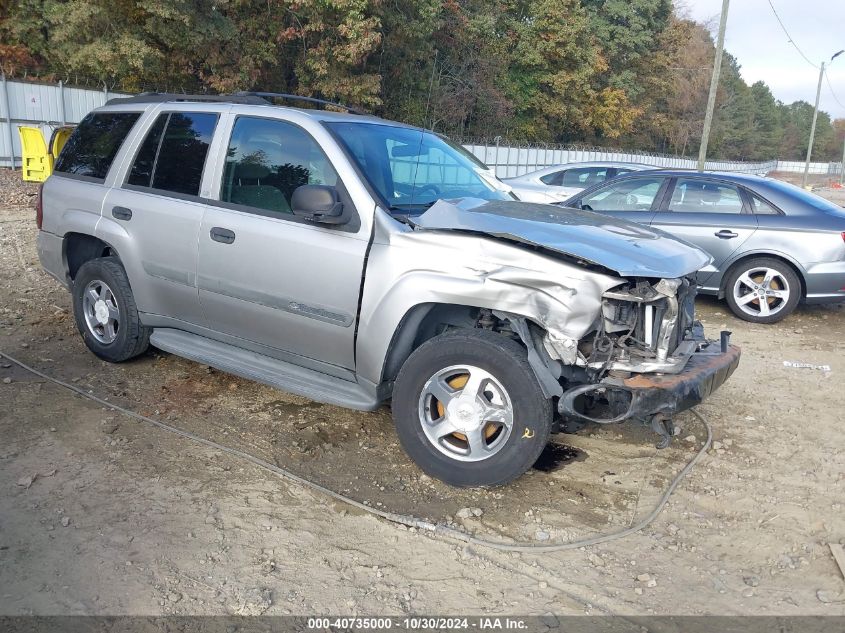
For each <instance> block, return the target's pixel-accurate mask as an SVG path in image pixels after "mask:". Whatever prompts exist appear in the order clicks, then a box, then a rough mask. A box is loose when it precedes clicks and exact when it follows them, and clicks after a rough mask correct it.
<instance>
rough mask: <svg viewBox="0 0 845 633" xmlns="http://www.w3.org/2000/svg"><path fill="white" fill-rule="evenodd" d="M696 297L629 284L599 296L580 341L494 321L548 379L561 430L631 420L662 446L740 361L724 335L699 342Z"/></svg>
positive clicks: (678, 284) (663, 283) (680, 286)
mask: <svg viewBox="0 0 845 633" xmlns="http://www.w3.org/2000/svg"><path fill="white" fill-rule="evenodd" d="M695 295H696V286H695V282H694V280H693V279H692V278H680V279H659V280H650V279H633V280H629V281H627V282H626V283H625V284H622V285H619V286H616V287H614V288H611V289H610V290H607V291H606V292H605V293H604V294H603V295H602V306H601V313H600V315H598V316H597V318H596V320H595V323H594V324H593V328H592V329H591V330H590V331H589V332H588V333H587V334H586V335H585V336H584V337H583V338H581V340H578V341H575V340H573V339H569V338H566V337H565V336H560V335H556V334H555V333H554V332H550V331H544V330H540V329H539V328H537V327H536V326H535V325H534V324H532V323H529V322H527V321H526V320H525V319H522V318H520V317H516V316H515V315H508V314H503V313H493V315H494V316H495V317H499V318H505V319H507V321H509V322H510V326H511V329H513V330H514V331H515V332H516V333H517V334H518V335H519V337H520V338H521V339H522V340H523V342H525V343H526V344H527V345H528V346H529V362H530V363H531V364H532V366H533V367H534V368H535V371H537V372H538V375H539V374H540V373H543V372H547V373H548V374H549V375H550V376H551V377H553V378H554V381H555V385H554V386H555V387H558V390H555V389H554V388H553V387H552V386H551V385H550V384H549V382H548V381H547V382H546V386H547V387H548V388H549V391H550V392H551V394H550V395H552V396H558V398H559V399H558V412H559V413H560V415H561V421H562V423H563V425H564V428H568V429H574V428H578V427H579V426H583V424H584V423H586V422H593V423H599V424H613V423H618V422H623V421H625V420H627V419H632V418H633V419H638V420H640V421H641V422H643V423H645V424H649V425H651V427H652V428H653V429H654V430H655V431H656V432H657V433H658V434H660V435H661V436H662V440H661V442H660V445H661V446H665V445H668V443H669V439H670V438H671V436H672V435H673V425H672V416H673V415H674V414H675V413H677V412H679V411H681V410H683V409H686V408H689V407H691V406H693V405H695V404H697V403H698V402H700V401H701V400H703V399H704V398H705V397H707V396H708V395H709V394H710V392H711V391H712V390H713V389H715V387H716V386H718V385H719V384H721V383H722V382H724V380H725V379H726V378H727V376H728V375H730V373H732V372H733V370H734V369H735V367H736V365H737V364H738V360H739V349H738V348H736V347H732V346H730V345H729V336H730V333H729V332H723V333H722V337H721V340H720V341H718V342H717V341H708V340H707V339H706V338H705V337H704V328H703V327H702V325H701V323H700V322H698V321H696V320H695ZM484 326H485V325H484V324H481V327H484ZM726 354H727V355H728V358H727V360H728V361H729V362H728V363H726V362H725V360H726V357H725V355H726ZM717 361H718V362H717ZM555 391H556V393H555Z"/></svg>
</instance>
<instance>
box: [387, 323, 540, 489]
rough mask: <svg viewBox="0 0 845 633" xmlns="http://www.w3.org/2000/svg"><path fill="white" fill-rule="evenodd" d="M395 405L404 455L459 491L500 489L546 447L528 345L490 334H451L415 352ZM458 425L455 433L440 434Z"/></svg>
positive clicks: (397, 385)
mask: <svg viewBox="0 0 845 633" xmlns="http://www.w3.org/2000/svg"><path fill="white" fill-rule="evenodd" d="M478 385H480V388H478V389H476V388H475V387H476V386H478ZM467 389H471V390H473V393H465V391H466V390H467ZM434 392H436V393H438V394H440V393H443V396H441V397H442V400H443V401H444V402H446V403H447V405H448V406H443V403H442V402H441V401H440V400H438V399H437V398H436V397H435V396H434V395H433V393H434ZM473 394H478V395H473ZM392 407H393V421H394V424H395V425H396V431H397V434H398V436H399V441H400V443H401V444H402V447H403V448H404V449H405V452H406V453H407V454H408V455H409V456H410V457H411V459H413V460H414V462H416V464H417V465H418V466H419V467H420V468H421V469H422V470H423V471H424V472H426V473H427V474H428V475H430V476H432V477H435V478H436V479H439V480H440V481H443V482H445V483H447V484H450V485H452V486H458V487H471V486H498V485H502V484H506V483H508V482H510V481H513V480H514V479H516V478H517V477H519V476H520V475H522V474H523V473H524V472H525V471H526V470H528V469H529V468H531V466H533V465H534V463H535V462H536V461H537V458H538V457H539V456H540V453H541V452H542V450H543V448H544V447H545V446H546V444H547V442H548V440H549V434H550V432H551V428H552V419H553V409H552V402H551V400H550V399H547V398H546V397H545V396H544V395H543V391H542V389H541V388H540V385H539V383H538V382H537V379H536V377H535V375H534V372H533V371H532V369H531V367H530V366H529V365H528V355H527V353H526V350H525V348H524V347H522V346H521V345H519V344H518V343H516V342H514V341H513V340H511V339H509V338H506V337H505V336H503V335H501V334H496V333H494V332H490V331H487V330H455V331H452V332H447V333H445V334H441V335H439V336H436V337H434V338H432V339H430V340H428V341H426V342H425V343H423V344H422V345H421V346H420V347H418V348H417V349H416V350H414V352H413V353H412V354H411V355H410V356H409V357H408V359H407V360H406V361H405V364H404V365H403V366H402V369H401V370H400V372H399V376H398V377H397V379H396V383H395V386H394V389H393V402H392ZM508 412H509V413H508ZM508 418H509V425H508ZM491 420H492V421H491ZM441 422H442V423H445V424H448V425H449V426H443V427H441V426H440V423H441ZM456 424H459V425H460V428H458V430H457V431H456V432H453V433H447V434H445V435H443V434H442V433H441V431H443V430H444V429H447V430H448V429H449V428H453V427H454V426H455V425H456ZM472 429H475V431H473V430H472ZM441 435H442V437H440V436H441ZM438 438H439V439H438ZM462 438H463V439H462ZM470 438H472V439H474V440H475V444H472V445H471V444H470ZM473 447H474V448H473Z"/></svg>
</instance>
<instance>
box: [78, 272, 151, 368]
mask: <svg viewBox="0 0 845 633" xmlns="http://www.w3.org/2000/svg"><path fill="white" fill-rule="evenodd" d="M72 298H73V315H74V318H75V319H76V327H77V329H78V330H79V333H80V334H82V340H83V341H85V345H87V346H88V349H90V350H91V351H92V352H93V353H94V354H95V355H96V356H98V357H99V358H102V359H103V360H105V361H109V362H110V363H120V362H122V361H125V360H129V359H130V358H134V357H135V356H138V355H139V354H142V353H144V352H145V351H146V349H147V348H148V347H149V345H150V330H149V328H146V327H144V326H143V325H141V319H140V317H139V315H138V307H137V306H136V305H135V298H134V297H133V296H132V289H131V288H130V287H129V278H128V277H127V276H126V271H125V270H123V266H122V265H121V263H120V260H119V259H117V258H116V257H102V258H99V259H92V260H89V261H87V262H85V263H84V264H82V266H81V267H80V268H79V271H78V272H77V273H76V278H75V279H74V280H73V291H72ZM95 298H96V299H97V300H96V301H95ZM104 320H105V321H106V323H103V321H104Z"/></svg>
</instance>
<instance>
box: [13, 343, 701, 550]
mask: <svg viewBox="0 0 845 633" xmlns="http://www.w3.org/2000/svg"><path fill="white" fill-rule="evenodd" d="M0 357H2V358H5V359H6V360H8V361H10V362H12V363H14V364H15V365H17V366H18V367H20V368H21V369H24V370H26V371H28V372H30V373H31V374H34V375H36V376H38V377H39V378H43V379H44V380H46V381H48V382H52V383H54V384H56V385H58V386H60V387H64V388H65V389H67V390H68V391H72V392H73V393H75V394H77V395H79V396H82V397H83V398H87V399H88V400H91V401H93V402H96V403H97V404H100V405H102V406H104V407H107V408H109V409H111V410H113V411H117V412H118V413H121V414H123V415H125V416H128V417H130V418H134V419H135V420H139V421H141V422H146V423H147V424H151V425H152V426H155V427H157V428H159V429H162V430H163V431H167V432H169V433H173V434H174V435H178V436H180V437H183V438H185V439H188V440H191V441H193V442H196V443H198V444H202V445H204V446H208V447H209V448H213V449H215V450H218V451H221V452H223V453H226V454H228V455H232V456H233V457H236V458H238V459H241V460H244V461H246V462H249V463H251V464H254V465H255V466H258V467H259V468H263V469H264V470H268V471H270V472H272V473H274V474H276V475H279V476H280V477H283V478H284V479H287V480H288V481H292V482H294V483H297V484H299V485H301V486H304V487H305V488H309V489H311V490H314V491H316V492H319V493H321V494H323V495H325V496H327V497H330V498H331V499H334V500H336V501H340V502H341V503H345V504H347V505H350V506H352V507H354V508H358V509H359V510H363V511H364V512H367V513H369V514H372V515H375V516H377V517H381V518H382V519H385V520H387V521H390V522H391V523H397V524H400V525H404V526H406V527H409V528H417V529H419V530H424V531H426V532H431V533H433V534H435V535H439V536H444V537H447V538H451V539H454V540H457V541H461V542H464V543H468V544H470V545H477V546H479V547H487V548H490V549H494V550H500V551H505V552H534V553H536V552H562V551H567V550H573V549H579V548H581V547H587V546H589V545H598V544H600V543H607V542H608V541H613V540H616V539H620V538H624V537H626V536H629V535H631V534H634V533H636V532H639V531H640V530H642V529H644V528H645V527H647V526H648V525H650V524H651V523H652V522H653V521H654V520H655V519H656V518H657V516H658V515H659V514H660V512H661V511H662V510H663V508H665V507H666V503H667V502H668V501H669V497H670V496H671V495H672V493H673V492H674V491H675V488H677V487H678V484H679V483H681V480H682V479H683V478H684V477H685V476H686V475H687V474H688V473H689V472H690V470H692V468H693V466H695V464H696V463H697V462H698V461H699V460H700V459H701V458H702V456H703V455H704V453H705V452H706V451H707V449H708V448H710V444H711V442H712V440H713V431H712V429H711V427H710V424H709V423H708V422H707V419H706V418H705V417H704V416H703V415H701V414H700V413H699V412H698V411H696V410H694V409H691V412H692V414H693V415H695V416H696V417H697V418H698V420H699V421H700V422H701V423H702V424H703V425H704V427H705V428H706V429H707V439H706V440H705V442H704V444H703V445H702V447H701V448H700V449H699V451H698V452H697V453H696V454H695V455H694V456H693V458H692V459H691V460H690V461H689V462H688V463H687V465H686V466H684V468H683V469H682V470H681V471H680V472H679V473H678V474H677V475H675V478H674V479H673V480H672V482H671V483H670V484H669V486H668V487H667V488H666V491H665V492H664V493H663V496H661V497H660V500H659V501H658V502H657V505H655V507H654V509H653V510H652V511H651V512H650V513H649V514H648V515H647V516H646V517H645V518H643V519H642V520H641V521H639V522H637V523H636V524H634V525H632V526H630V527H627V528H625V529H622V530H618V531H616V532H609V533H607V534H600V535H598V536H592V537H589V538H582V539H576V540H574V541H567V542H565V543H542V544H541V543H524V542H523V543H520V542H518V541H511V542H507V541H494V540H490V539H486V538H480V537H477V536H473V535H472V534H469V533H467V532H464V531H463V530H459V529H456V528H453V527H450V526H448V525H445V524H443V523H432V522H431V521H426V520H424V519H419V518H417V517H415V516H411V515H405V514H398V513H395V512H388V511H386V510H379V509H377V508H373V507H371V506H368V505H365V504H363V503H361V502H360V501H356V500H355V499H352V498H350V497H347V496H346V495H342V494H340V493H339V492H335V491H334V490H331V489H330V488H326V487H325V486H321V485H320V484H317V483H314V482H313V481H310V480H308V479H305V478H304V477H300V476H299V475H296V474H294V473H292V472H290V471H289V470H286V469H284V468H281V467H279V466H276V465H275V464H272V463H270V462H268V461H266V460H263V459H261V458H260V457H256V456H254V455H250V454H249V453H246V452H244V451H241V450H238V449H236V448H231V447H229V446H223V445H222V444H218V443H217V442H214V441H212V440H209V439H206V438H204V437H200V436H199V435H195V434H194V433H190V432H189V431H185V430H183V429H180V428H177V427H175V426H171V425H170V424H165V423H164V422H160V421H159V420H154V419H153V418H150V417H147V416H145V415H141V414H140V413H137V412H135V411H132V410H130V409H126V408H124V407H121V406H119V405H116V404H114V403H112V402H109V401H108V400H104V399H103V398H100V397H98V396H95V395H94V394H91V393H88V392H87V391H85V390H84V389H81V388H80V387H77V386H76V385H73V384H71V383H68V382H64V381H63V380H59V379H58V378H54V377H52V376H49V375H48V374H45V373H44V372H42V371H39V370H38V369H35V368H33V367H30V366H29V365H27V364H25V363H23V362H22V361H19V360H18V359H17V358H14V357H12V356H9V355H8V354H6V353H4V352H2V351H0Z"/></svg>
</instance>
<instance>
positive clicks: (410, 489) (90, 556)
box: [0, 208, 845, 615]
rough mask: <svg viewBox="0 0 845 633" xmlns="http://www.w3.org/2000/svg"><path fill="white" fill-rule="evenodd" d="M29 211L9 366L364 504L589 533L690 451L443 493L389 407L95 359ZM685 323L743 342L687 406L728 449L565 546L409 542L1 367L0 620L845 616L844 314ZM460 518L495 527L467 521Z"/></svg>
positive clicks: (576, 451)
mask: <svg viewBox="0 0 845 633" xmlns="http://www.w3.org/2000/svg"><path fill="white" fill-rule="evenodd" d="M32 215H33V213H32V211H31V210H30V209H21V208H18V209H4V210H0V351H4V352H6V353H9V354H12V355H14V356H16V357H18V358H20V359H21V360H23V361H25V362H27V363H29V364H31V365H34V366H36V367H38V368H41V369H43V370H44V371H46V372H48V373H49V374H51V375H54V376H56V377H59V378H62V379H64V380H67V381H72V382H73V383H74V384H76V385H78V386H80V387H83V388H85V389H86V390H90V391H91V392H93V393H95V394H98V395H101V396H104V397H108V398H109V399H110V400H112V401H114V402H117V403H120V404H123V405H125V406H128V407H130V408H132V409H134V410H137V411H140V412H142V413H145V414H147V415H150V416H153V417H155V418H158V419H161V420H165V421H169V423H170V424H173V425H176V426H179V427H180V428H184V429H187V430H190V431H192V432H194V433H196V434H199V435H201V436H203V437H206V438H210V439H213V440H215V441H217V442H219V443H221V444H224V445H226V446H231V447H236V448H239V449H241V450H244V451H247V452H249V453H252V454H254V455H257V456H260V457H262V458H265V459H267V460H269V461H271V462H275V463H277V464H279V465H281V466H284V467H286V468H290V469H291V470H293V471H295V472H297V473H300V474H302V475H304V476H307V477H309V478H311V479H314V480H316V481H317V482H319V483H322V484H324V485H326V486H329V487H331V488H334V489H336V490H340V491H344V492H345V493H347V494H349V495H350V496H352V497H354V498H356V499H359V500H361V501H365V502H367V503H369V504H371V505H373V506H375V507H379V508H385V509H390V510H394V511H397V512H403V513H414V514H416V515H419V516H422V517H427V518H430V519H434V520H440V521H450V520H451V521H454V523H455V525H456V526H459V527H461V528H463V529H466V530H467V531H471V532H474V533H478V534H481V535H486V536H491V537H492V536H500V537H508V538H514V539H519V540H523V541H528V542H536V543H548V542H553V541H558V540H569V539H572V538H575V537H578V536H588V535H592V534H596V533H599V532H604V531H609V530H614V529H619V528H620V527H623V526H627V525H630V524H631V523H632V522H634V521H635V519H636V518H638V517H641V516H643V515H644V514H646V513H647V512H648V511H649V510H650V509H651V507H652V506H653V505H654V503H655V502H656V500H657V499H658V498H659V496H660V494H661V493H662V491H663V489H664V488H665V486H666V484H667V483H668V481H669V480H670V479H671V477H672V476H673V475H674V474H675V473H676V472H677V471H678V470H679V469H680V468H681V467H682V466H683V464H684V463H685V462H686V461H687V460H688V459H689V458H690V457H691V456H692V455H693V453H694V451H695V450H696V449H697V448H698V447H699V446H700V444H701V442H702V440H703V437H704V434H703V429H702V427H701V426H700V425H699V424H698V423H697V422H696V421H695V420H694V418H693V417H692V416H690V415H686V416H683V417H682V418H681V419H680V422H681V423H682V424H683V426H684V429H683V433H682V434H681V436H680V437H679V438H678V439H677V440H676V441H675V442H674V443H673V445H672V446H671V447H670V448H669V449H667V450H663V451H658V450H656V449H655V447H654V442H655V439H656V438H655V436H654V435H652V434H650V433H648V432H646V430H644V429H642V428H638V427H634V426H616V427H612V428H589V429H585V430H584V431H582V432H580V433H578V434H577V435H559V436H555V438H554V441H555V443H556V450H555V451H551V452H550V453H549V455H547V456H546V457H547V459H546V463H545V464H544V465H543V467H544V469H545V470H540V469H537V470H534V471H532V472H531V473H530V474H529V475H527V476H525V477H523V478H522V479H520V480H519V481H518V482H517V483H515V484H513V485H511V486H508V487H506V488H500V489H493V490H477V491H459V490H453V489H450V488H448V487H447V486H445V485H442V484H440V483H438V482H436V481H432V480H430V479H429V478H427V477H425V476H422V475H421V474H420V472H419V471H418V470H417V469H416V468H415V467H414V466H413V464H411V463H410V462H409V460H408V459H407V458H406V457H405V456H404V454H403V453H402V451H401V450H400V448H399V446H398V443H397V440H396V437H395V435H394V432H393V430H392V425H391V420H390V414H389V411H388V410H387V409H383V410H381V411H377V412H375V413H371V414H364V413H357V412H350V411H346V410H343V409H338V408H335V407H331V406H326V405H320V404H316V403H313V402H310V401H307V400H305V399H302V398H298V397H295V396H291V395H288V394H285V393H282V392H279V391H275V390H273V389H270V388H267V387H264V386H260V385H257V384H254V383H251V382H248V381H244V380H240V379H237V378H233V377H231V376H228V375H226V374H223V373H221V372H218V371H216V370H212V369H210V368H207V367H204V366H201V365H198V364H196V363H192V362H190V361H186V360H182V359H180V358H177V357H174V356H170V355H168V354H164V353H160V352H157V351H155V350H151V351H150V352H149V353H148V354H146V355H145V356H144V357H142V358H140V359H138V360H135V361H132V362H129V363H126V364H123V365H108V364H105V363H102V362H100V361H99V360H97V359H96V358H95V357H94V356H92V355H91V354H90V353H88V352H87V350H86V349H85V348H84V346H83V344H82V342H81V340H80V338H79V336H78V334H77V333H76V331H75V328H74V325H73V320H72V317H71V315H70V313H69V308H70V302H69V297H68V295H67V294H66V293H65V291H64V290H62V289H61V288H60V287H59V286H58V285H57V284H56V283H55V282H53V281H52V280H51V279H50V278H48V277H47V276H46V274H44V273H43V272H41V270H40V269H39V267H38V264H37V257H36V254H35V248H34V239H35V226H34V222H33V220H32ZM699 309H700V315H701V317H702V318H703V320H704V322H705V326H706V327H707V328H708V330H709V331H710V332H711V333H712V334H715V333H716V332H718V330H719V329H722V328H726V329H730V330H732V331H733V332H734V341H735V342H737V343H738V344H740V345H741V346H742V347H743V349H744V356H743V361H742V364H741V366H740V368H739V370H738V371H737V373H736V374H735V375H734V377H733V378H732V379H731V380H730V382H729V383H728V384H726V385H725V386H724V387H723V388H722V389H721V390H720V391H719V392H718V393H717V394H716V395H715V396H714V397H713V398H712V399H711V400H710V401H708V402H707V403H706V404H705V405H704V406H702V407H701V408H700V410H701V412H702V413H704V414H705V415H706V416H707V417H708V418H709V419H710V420H711V422H712V424H713V428H714V433H715V439H716V442H717V443H716V444H714V448H713V449H712V450H711V451H710V452H709V453H708V454H707V455H706V456H705V458H704V460H703V461H702V462H701V463H700V464H699V465H698V466H697V467H696V469H695V470H694V471H693V473H692V474H691V476H690V477H688V478H687V479H686V480H685V481H684V482H683V483H682V485H681V486H680V487H679V489H678V490H677V492H676V494H675V495H674V496H673V498H672V500H671V502H670V504H669V505H668V507H667V508H666V510H665V511H664V513H663V514H662V515H661V516H660V517H659V518H658V520H657V521H656V522H655V523H654V524H653V525H652V526H651V527H649V528H647V529H646V530H644V531H643V532H641V533H638V534H636V535H634V536H631V537H628V538H625V539H623V540H619V541H615V542H613V543H609V544H605V545H602V546H595V547H590V548H585V549H583V550H577V551H574V552H568V553H556V554H536V555H534V554H531V555H527V554H504V553H498V552H495V551H490V550H486V549H482V548H475V547H466V546H464V545H460V544H456V543H455V542H453V541H449V540H444V539H439V538H433V537H431V536H429V535H427V534H424V533H419V532H416V531H414V530H407V529H400V528H397V527H396V526H394V525H392V524H389V523H386V522H384V521H381V520H378V519H375V518H372V517H370V516H369V515H366V514H364V513H362V512H358V511H351V510H349V508H347V507H344V506H343V505H340V504H338V503H335V502H330V501H328V500H327V499H326V498H324V497H322V496H320V495H318V494H316V493H312V492H309V491H308V490H306V489H303V488H302V487H300V486H298V485H293V484H290V483H287V482H286V481H284V480H282V479H280V478H278V477H277V476H274V475H273V474H271V473H269V472H267V471H265V470H262V469H259V468H257V467H255V466H253V465H251V464H248V463H243V462H240V461H238V460H237V459H235V458H233V457H230V456H228V455H226V454H224V453H220V452H218V451H214V450H211V449H209V448H207V447H204V446H201V445H198V444H195V443H192V442H190V441H188V440H185V439H181V438H178V437H175V436H173V435H172V434H169V433H167V432H165V431H161V430H159V429H156V428H153V427H150V426H148V425H146V424H144V423H141V422H137V421H134V420H132V419H129V418H126V417H125V416H121V415H120V414H116V413H114V412H112V411H109V410H106V409H103V408H102V407H100V406H98V405H96V404H95V403H92V402H90V401H88V400H85V399H82V398H80V397H78V396H75V395H73V394H71V393H69V392H68V391H66V390H62V389H61V388H59V387H56V386H55V385H53V384H51V383H47V382H44V381H42V380H41V379H39V378H36V377H34V376H33V375H31V374H28V373H26V372H24V371H22V370H20V369H19V368H18V367H16V366H8V364H6V363H3V364H2V367H0V614H6V615H9V614H32V613H35V614H258V613H265V614H288V613H295V614H320V613H335V614H337V613H342V614H352V613H359V614H362V613H369V614H373V613H390V614H401V613H427V614H432V613H434V614H436V613H465V614H482V613H483V614H493V615H495V614H508V613H514V614H546V613H556V614H579V613H580V614H583V613H592V614H604V613H614V614H643V615H647V614H653V613H657V614H723V615H725V614H768V615H774V614H784V615H798V614H831V615H833V614H836V615H845V582H843V577H842V575H841V573H840V571H839V570H838V568H837V567H836V564H835V562H834V560H833V558H832V557H831V555H830V552H829V549H828V543H845V512H843V505H842V504H843V499H845V494H843V493H845V485H844V484H845V481H843V477H845V476H843V472H845V451H843V448H845V433H843V427H842V411H843V410H845V390H843V376H845V355H843V349H845V344H844V343H843V341H845V338H844V337H843V333H845V310H843V308H842V307H841V306H837V307H825V308H804V309H801V310H800V311H799V312H797V313H796V314H795V315H793V316H792V317H790V318H789V319H788V320H787V321H786V322H785V323H782V324H780V325H777V326H754V325H750V324H747V323H744V322H741V321H738V320H736V319H734V318H733V317H731V316H729V315H728V314H727V312H726V308H725V307H724V306H723V305H722V304H719V303H717V302H715V301H712V300H702V301H700V302H699ZM785 360H786V361H801V362H809V363H816V364H824V365H829V366H830V371H829V372H828V371H822V370H814V369H793V368H788V367H785V366H784V364H783V361H785ZM0 362H2V361H0ZM33 478H34V480H33ZM466 507H473V508H480V509H481V510H482V511H483V514H482V515H481V516H480V517H473V518H469V519H460V518H457V513H458V510H460V509H461V508H466ZM646 574H647V576H646ZM638 577H639V578H640V579H638Z"/></svg>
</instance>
